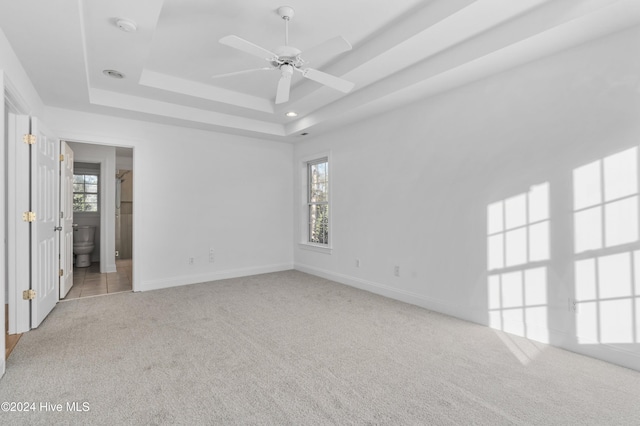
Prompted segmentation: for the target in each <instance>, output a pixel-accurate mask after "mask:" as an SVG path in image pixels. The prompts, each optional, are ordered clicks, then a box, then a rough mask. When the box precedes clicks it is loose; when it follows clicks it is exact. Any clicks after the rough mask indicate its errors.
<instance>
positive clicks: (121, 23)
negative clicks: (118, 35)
mask: <svg viewBox="0 0 640 426" xmlns="http://www.w3.org/2000/svg"><path fill="white" fill-rule="evenodd" d="M116 26H117V27H118V28H120V29H121V30H122V31H124V32H126V33H134V32H136V31H137V30H138V26H137V25H136V23H135V22H133V21H132V20H130V19H124V18H118V19H116Z"/></svg>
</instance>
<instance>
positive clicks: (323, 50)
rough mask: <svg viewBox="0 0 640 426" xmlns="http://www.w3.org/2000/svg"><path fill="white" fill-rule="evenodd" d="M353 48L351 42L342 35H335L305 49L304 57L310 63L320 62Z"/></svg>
mask: <svg viewBox="0 0 640 426" xmlns="http://www.w3.org/2000/svg"><path fill="white" fill-rule="evenodd" d="M349 50H351V44H350V43H349V42H348V41H347V40H345V38H344V37H342V36H337V37H334V38H332V39H330V40H327V41H325V42H324V43H320V44H319V45H317V46H314V47H312V48H310V49H307V50H305V51H304V54H303V56H304V58H305V59H308V60H309V62H310V63H313V62H316V63H317V62H320V61H324V60H326V59H329V58H331V57H333V56H336V55H338V54H340V53H343V52H347V51H349Z"/></svg>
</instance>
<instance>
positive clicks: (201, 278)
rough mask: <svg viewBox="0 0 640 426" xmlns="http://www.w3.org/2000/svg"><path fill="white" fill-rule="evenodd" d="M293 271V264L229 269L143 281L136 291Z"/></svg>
mask: <svg viewBox="0 0 640 426" xmlns="http://www.w3.org/2000/svg"><path fill="white" fill-rule="evenodd" d="M291 269H293V264H291V263H283V264H278V265H265V266H257V267H252V268H242V269H229V270H226V271H216V272H209V273H205V274H197V275H183V276H179V277H171V278H166V279H160V280H146V281H142V283H141V285H140V286H136V288H135V291H148V290H160V289H163V288H169V287H178V286H182V285H189V284H198V283H204V282H209V281H217V280H226V279H229V278H239V277H248V276H251V275H259V274H268V273H271V272H280V271H288V270H291Z"/></svg>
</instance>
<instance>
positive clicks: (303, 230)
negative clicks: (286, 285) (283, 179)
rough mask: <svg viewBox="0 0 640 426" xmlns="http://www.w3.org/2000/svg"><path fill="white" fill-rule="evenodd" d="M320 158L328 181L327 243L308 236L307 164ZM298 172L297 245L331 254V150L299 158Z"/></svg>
mask: <svg viewBox="0 0 640 426" xmlns="http://www.w3.org/2000/svg"><path fill="white" fill-rule="evenodd" d="M321 160H326V162H327V174H328V176H329V182H328V192H329V194H328V200H327V205H328V206H329V214H328V216H329V217H328V223H327V228H328V234H329V237H328V243H327V244H318V243H312V242H310V241H309V240H310V236H309V175H308V170H309V164H313V163H317V162H319V161H321ZM299 173H300V179H299V182H300V188H301V191H300V201H301V203H300V215H299V220H300V239H299V241H300V242H299V244H298V246H299V247H300V248H301V249H304V250H311V251H315V252H318V253H325V254H331V252H332V250H333V238H334V236H333V226H332V217H333V210H332V203H331V200H332V194H333V191H332V187H333V184H332V182H333V175H332V160H331V152H330V151H325V152H320V153H317V154H314V155H308V156H305V157H302V158H300V160H299Z"/></svg>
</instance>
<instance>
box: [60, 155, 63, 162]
mask: <svg viewBox="0 0 640 426" xmlns="http://www.w3.org/2000/svg"><path fill="white" fill-rule="evenodd" d="M60 161H61V162H62V161H64V154H60Z"/></svg>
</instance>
